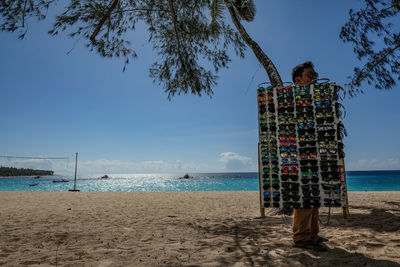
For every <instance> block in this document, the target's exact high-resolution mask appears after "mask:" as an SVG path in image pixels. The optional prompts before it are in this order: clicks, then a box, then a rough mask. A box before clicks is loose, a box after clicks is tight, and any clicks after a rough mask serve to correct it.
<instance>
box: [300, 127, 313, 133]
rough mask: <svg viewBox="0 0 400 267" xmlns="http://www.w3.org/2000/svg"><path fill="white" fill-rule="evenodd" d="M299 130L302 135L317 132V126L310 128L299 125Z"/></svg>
mask: <svg viewBox="0 0 400 267" xmlns="http://www.w3.org/2000/svg"><path fill="white" fill-rule="evenodd" d="M297 132H298V133H299V134H300V135H305V134H307V133H308V134H315V128H309V129H301V128H300V127H299V129H298V130H297Z"/></svg>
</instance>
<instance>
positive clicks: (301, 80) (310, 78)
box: [292, 61, 318, 85]
mask: <svg viewBox="0 0 400 267" xmlns="http://www.w3.org/2000/svg"><path fill="white" fill-rule="evenodd" d="M292 79H293V82H294V83H295V84H299V85H305V84H310V83H314V82H316V81H317V79H318V73H316V72H315V70H314V65H313V64H312V62H311V61H307V62H304V63H303V64H300V65H298V66H296V67H294V69H293V71H292Z"/></svg>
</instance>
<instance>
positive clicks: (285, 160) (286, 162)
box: [282, 158, 297, 164]
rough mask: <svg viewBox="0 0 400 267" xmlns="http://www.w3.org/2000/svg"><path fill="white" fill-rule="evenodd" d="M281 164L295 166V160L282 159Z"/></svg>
mask: <svg viewBox="0 0 400 267" xmlns="http://www.w3.org/2000/svg"><path fill="white" fill-rule="evenodd" d="M282 164H297V159H294V158H284V159H282Z"/></svg>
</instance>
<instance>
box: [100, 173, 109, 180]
mask: <svg viewBox="0 0 400 267" xmlns="http://www.w3.org/2000/svg"><path fill="white" fill-rule="evenodd" d="M109 178H110V177H109V176H108V175H107V174H106V175H103V176H101V177H100V179H109Z"/></svg>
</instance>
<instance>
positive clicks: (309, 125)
mask: <svg viewBox="0 0 400 267" xmlns="http://www.w3.org/2000/svg"><path fill="white" fill-rule="evenodd" d="M297 127H298V128H299V129H300V130H302V129H310V128H314V122H300V123H298V124H297Z"/></svg>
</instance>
